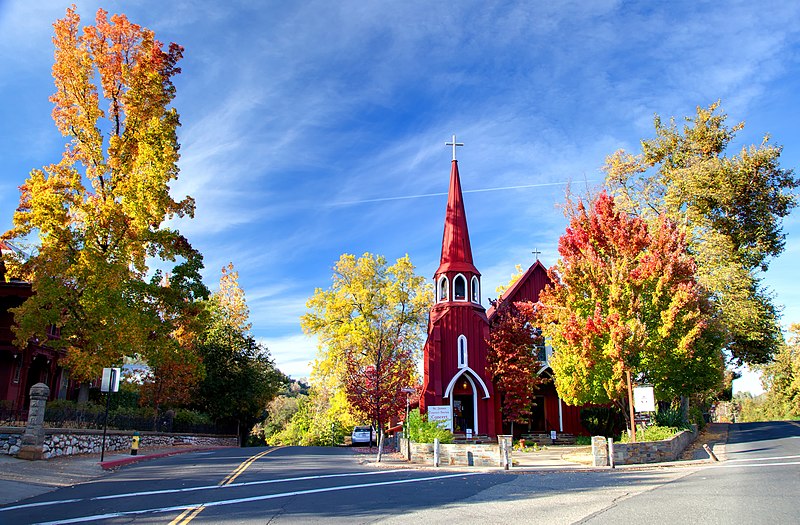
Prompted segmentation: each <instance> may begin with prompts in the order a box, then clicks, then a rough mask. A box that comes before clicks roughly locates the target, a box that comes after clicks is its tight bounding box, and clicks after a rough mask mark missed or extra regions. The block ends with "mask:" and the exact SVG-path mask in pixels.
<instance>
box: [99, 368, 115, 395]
mask: <svg viewBox="0 0 800 525" xmlns="http://www.w3.org/2000/svg"><path fill="white" fill-rule="evenodd" d="M119 371H120V370H119V368H104V369H103V380H102V381H101V382H100V391H101V392H119Z"/></svg>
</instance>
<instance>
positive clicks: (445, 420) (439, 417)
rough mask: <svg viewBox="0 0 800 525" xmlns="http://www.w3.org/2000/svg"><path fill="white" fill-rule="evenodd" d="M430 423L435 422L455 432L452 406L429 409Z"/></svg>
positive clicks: (430, 407)
mask: <svg viewBox="0 0 800 525" xmlns="http://www.w3.org/2000/svg"><path fill="white" fill-rule="evenodd" d="M428 421H435V422H436V424H437V425H439V426H440V427H442V428H446V429H447V430H449V431H451V432H452V431H453V412H452V410H451V409H450V405H433V406H429V407H428Z"/></svg>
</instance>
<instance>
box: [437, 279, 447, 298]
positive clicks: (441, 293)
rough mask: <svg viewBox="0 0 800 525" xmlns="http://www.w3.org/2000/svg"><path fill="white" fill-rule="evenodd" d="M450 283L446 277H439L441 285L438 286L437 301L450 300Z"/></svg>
mask: <svg viewBox="0 0 800 525" xmlns="http://www.w3.org/2000/svg"><path fill="white" fill-rule="evenodd" d="M448 289H449V282H448V280H447V276H446V275H442V276H441V277H439V283H438V284H437V286H436V300H437V301H438V302H442V301H447V300H448V299H449V293H448V292H449V290H448Z"/></svg>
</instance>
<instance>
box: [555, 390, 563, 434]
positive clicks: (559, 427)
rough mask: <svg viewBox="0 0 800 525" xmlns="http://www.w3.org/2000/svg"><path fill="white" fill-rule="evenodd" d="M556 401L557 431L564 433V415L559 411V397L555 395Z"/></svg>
mask: <svg viewBox="0 0 800 525" xmlns="http://www.w3.org/2000/svg"><path fill="white" fill-rule="evenodd" d="M556 398H557V399H558V431H559V432H564V413H563V411H562V409H561V397H560V396H558V395H556Z"/></svg>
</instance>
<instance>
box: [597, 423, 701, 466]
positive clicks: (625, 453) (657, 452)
mask: <svg viewBox="0 0 800 525" xmlns="http://www.w3.org/2000/svg"><path fill="white" fill-rule="evenodd" d="M696 437H697V425H692V430H684V431H683V432H678V433H677V434H675V435H674V436H672V437H671V438H670V439H665V440H662V441H641V442H638V443H616V442H615V443H614V464H615V465H636V464H640V463H661V462H662V461H675V460H676V459H678V456H680V455H681V453H682V452H683V451H684V450H686V447H688V446H689V444H690V443H691V442H692V441H694V440H695V438H696ZM596 440H597V441H596ZM602 441H607V440H606V439H605V438H603V437H599V438H598V437H593V438H592V453H593V455H594V466H596V467H598V466H606V465H608V452H607V451H606V452H605V454H603V453H602V450H600V448H601V447H602V445H601V442H602ZM606 446H607V445H606Z"/></svg>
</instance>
